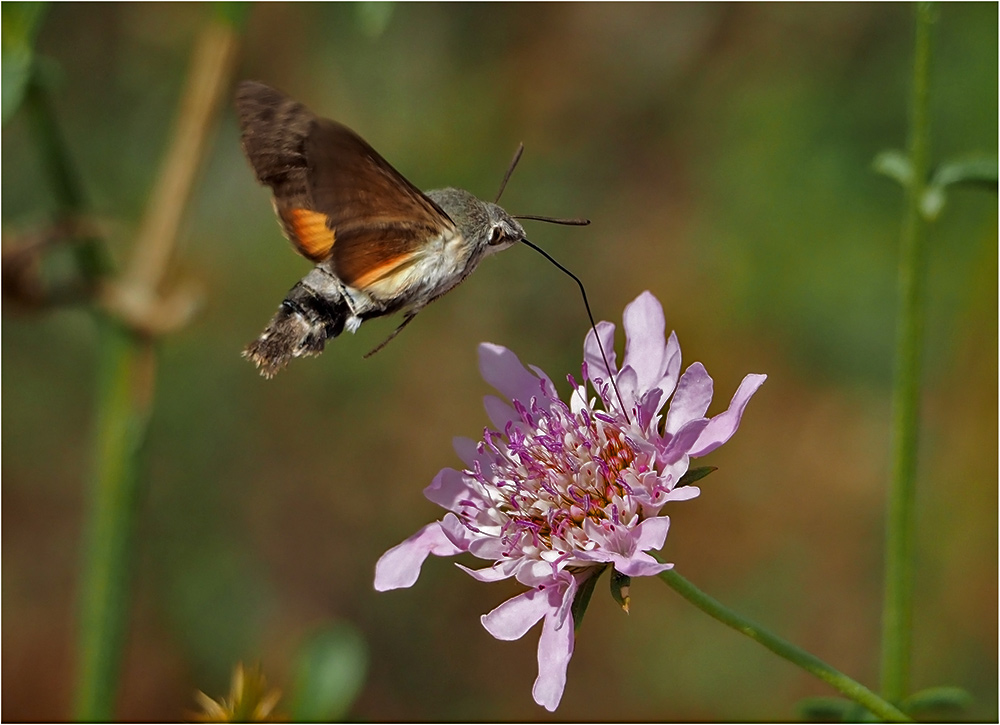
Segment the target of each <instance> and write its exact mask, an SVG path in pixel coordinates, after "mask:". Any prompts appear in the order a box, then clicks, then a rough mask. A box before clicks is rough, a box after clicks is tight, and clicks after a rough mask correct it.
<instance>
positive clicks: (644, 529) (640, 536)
mask: <svg viewBox="0 0 1000 725" xmlns="http://www.w3.org/2000/svg"><path fill="white" fill-rule="evenodd" d="M669 528H670V517H669V516H657V517H655V518H652V519H646V520H645V521H643V522H642V523H640V524H639V525H638V526H637V527H635V532H634V533H633V536H634V537H635V548H636V549H638V550H639V551H649V550H650V549H655V550H656V551H659V550H660V549H662V548H663V542H665V541H666V540H667V530H668V529H669ZM623 573H625V572H623Z"/></svg>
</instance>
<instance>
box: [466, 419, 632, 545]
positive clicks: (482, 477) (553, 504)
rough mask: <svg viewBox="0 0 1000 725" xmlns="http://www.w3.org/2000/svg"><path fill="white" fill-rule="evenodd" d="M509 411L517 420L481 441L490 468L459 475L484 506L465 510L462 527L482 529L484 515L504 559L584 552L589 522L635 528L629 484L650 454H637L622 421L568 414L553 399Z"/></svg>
mask: <svg viewBox="0 0 1000 725" xmlns="http://www.w3.org/2000/svg"><path fill="white" fill-rule="evenodd" d="M515 409H516V410H517V411H518V413H519V414H520V416H521V421H520V422H519V423H511V424H509V425H508V426H507V429H506V431H505V433H503V434H501V433H497V432H495V431H490V430H487V431H486V432H485V434H484V440H483V442H482V443H481V444H480V446H481V448H480V450H481V451H486V450H487V449H489V450H491V451H492V452H493V453H494V454H495V455H494V465H493V466H492V468H491V470H489V471H486V470H483V469H481V468H480V467H477V470H476V471H467V472H466V473H467V474H468V475H470V476H472V477H473V478H474V479H475V480H477V481H478V482H479V484H480V485H481V487H482V491H483V494H484V499H485V500H486V501H489V502H490V504H491V505H490V506H489V507H488V508H489V510H488V511H484V510H482V509H481V508H480V507H478V506H477V507H475V509H476V510H475V511H472V510H469V511H467V512H466V515H465V517H464V519H465V522H466V525H467V526H470V527H472V528H475V530H477V531H480V532H482V531H484V527H483V525H482V524H483V514H488V515H489V518H490V521H491V523H492V524H493V526H494V527H497V526H498V527H499V528H498V536H499V538H500V540H501V541H502V542H503V543H504V545H505V553H506V555H507V556H511V555H514V554H515V553H518V554H532V553H538V554H542V552H545V551H550V552H558V554H563V553H565V554H569V553H570V552H572V551H576V550H581V549H583V550H585V549H588V548H591V547H592V546H593V544H592V542H590V537H588V536H587V535H586V534H585V533H584V531H583V524H584V522H585V521H586V520H588V519H589V520H590V521H592V522H593V523H594V524H598V525H602V526H604V525H608V524H612V525H613V524H624V525H634V523H635V522H636V521H637V520H638V519H637V516H638V514H639V506H638V504H637V503H636V502H634V501H633V500H632V498H631V493H632V487H631V486H630V483H629V481H630V480H631V481H632V482H633V484H634V482H635V480H636V478H635V477H636V476H637V475H638V474H641V473H642V472H644V471H645V470H649V469H648V463H649V461H650V455H649V454H648V453H646V452H642V451H640V450H637V448H636V446H635V444H634V443H633V440H632V439H631V438H630V437H629V436H628V434H627V432H626V428H627V423H625V422H624V421H619V420H618V419H617V418H615V417H612V416H611V415H609V414H606V413H603V412H599V411H598V412H594V411H591V410H589V409H584V410H581V411H579V412H577V413H574V412H572V411H571V410H570V409H569V407H568V406H566V405H565V404H564V403H561V402H559V401H554V403H553V405H552V407H551V408H550V409H549V410H547V411H546V410H539V409H538V408H532V410H530V411H529V410H527V409H525V408H524V407H523V406H520V405H518V404H517V403H515ZM470 503H471V502H470ZM558 554H557V556H558Z"/></svg>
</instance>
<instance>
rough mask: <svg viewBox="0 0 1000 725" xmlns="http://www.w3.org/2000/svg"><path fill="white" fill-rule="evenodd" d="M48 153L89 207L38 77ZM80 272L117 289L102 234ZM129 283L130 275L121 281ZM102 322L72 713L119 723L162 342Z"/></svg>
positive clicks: (152, 263)
mask: <svg viewBox="0 0 1000 725" xmlns="http://www.w3.org/2000/svg"><path fill="white" fill-rule="evenodd" d="M244 14H245V11H244V9H243V7H242V6H240V7H238V8H235V9H233V8H229V9H228V10H227V13H224V14H223V16H222V17H220V18H219V19H218V20H217V21H215V22H214V23H212V24H210V25H209V26H207V27H206V29H205V31H204V32H203V33H202V36H201V39H200V42H199V44H198V46H197V52H196V53H195V55H194V58H193V61H192V65H191V70H190V74H189V83H188V85H187V88H186V91H185V94H184V98H183V100H182V104H181V109H180V115H179V121H178V125H177V127H176V129H175V134H174V138H173V142H172V144H171V147H170V149H169V150H168V153H167V158H166V161H165V163H164V166H163V169H162V170H161V174H160V177H159V180H158V183H157V186H156V189H157V191H156V192H155V193H154V194H153V196H152V199H151V202H150V210H149V212H148V213H147V215H146V221H145V223H144V225H143V230H142V232H141V233H140V235H139V238H138V240H137V243H136V250H135V259H134V261H133V264H132V265H131V266H130V267H129V271H128V272H127V273H126V278H125V283H126V284H128V285H129V287H130V290H131V291H132V292H134V293H137V294H138V295H140V297H141V298H142V299H143V300H144V301H147V305H146V306H147V307H148V306H149V304H151V301H152V300H155V299H156V298H157V288H158V286H159V283H160V281H161V279H162V276H163V273H164V268H165V266H166V265H167V263H168V261H169V259H170V256H171V252H172V250H173V246H174V243H175V241H176V235H177V231H178V228H179V223H180V219H181V216H182V214H183V211H184V208H185V206H186V204H187V202H188V200H189V199H190V196H191V189H192V186H193V184H194V181H195V177H196V171H197V169H198V167H199V166H200V165H201V162H202V159H203V156H204V150H205V148H206V146H207V143H208V140H209V136H210V131H211V129H212V127H213V125H214V120H215V117H216V116H217V114H218V110H219V108H220V106H221V98H222V96H223V95H224V93H225V91H226V88H227V84H228V79H229V76H230V73H231V71H232V68H233V65H234V60H235V57H236V48H237V35H236V27H235V26H236V25H237V24H238V21H239V18H240V17H241V16H242V15H244ZM26 101H27V103H26V107H27V111H28V112H29V113H30V114H31V122H32V128H33V130H34V131H35V134H36V137H37V142H38V149H39V153H40V155H41V157H42V162H43V165H44V167H45V169H46V172H47V173H48V176H49V178H50V182H51V184H52V187H53V193H54V195H55V197H56V200H57V203H58V205H59V211H60V214H61V215H63V216H73V215H79V214H81V213H82V212H84V211H85V209H86V200H85V197H84V193H83V189H82V185H81V184H80V182H79V179H78V177H77V175H76V173H75V171H74V169H73V164H72V161H71V157H70V154H69V151H68V149H67V147H66V145H65V143H64V141H63V138H62V135H61V134H60V133H59V128H58V124H57V123H56V119H55V114H54V112H53V109H52V106H51V103H50V101H49V98H48V96H47V94H46V91H45V89H44V87H43V86H42V85H41V84H40V83H39V82H38V79H37V77H35V78H33V79H32V82H31V85H30V87H29V89H28V95H27V97H26ZM75 249H76V255H77V258H76V261H77V266H78V268H79V272H80V275H81V276H82V277H83V278H84V279H85V280H86V281H87V282H89V283H91V284H93V285H94V286H95V287H98V286H100V287H101V288H102V290H104V291H106V290H108V289H114V288H115V285H114V284H112V283H111V282H110V279H109V278H110V273H111V271H112V270H111V265H110V261H109V258H108V255H107V251H106V249H105V248H104V245H103V244H102V242H101V240H99V239H86V240H80V241H79V242H78V243H77V244H76V245H75ZM118 285H119V286H120V285H121V281H119V282H118ZM93 312H94V316H95V320H96V323H97V331H98V349H99V358H98V370H97V378H98V380H97V401H96V415H95V430H94V431H93V436H94V451H93V462H92V465H93V469H92V471H91V478H90V491H89V497H88V500H89V511H88V518H87V522H86V534H85V535H86V540H85V546H84V551H83V557H84V560H83V565H82V574H81V584H80V610H79V622H78V626H79V635H78V647H79V650H78V657H79V659H78V662H77V682H76V693H75V702H74V718H75V719H77V720H80V721H87V722H92V721H109V720H111V719H112V718H113V716H114V705H115V699H116V697H117V692H118V679H119V673H120V670H121V661H122V653H123V649H124V642H125V635H126V632H127V629H128V610H129V600H130V597H129V592H130V583H131V568H132V552H133V550H134V541H133V540H134V530H135V515H136V509H137V505H138V502H139V499H140V497H141V491H142V488H141V476H140V471H139V469H140V467H141V460H142V459H141V452H142V448H143V443H144V441H145V439H146V431H147V427H148V426H147V424H148V420H149V416H150V413H151V410H152V401H153V391H154V387H155V369H156V355H155V348H154V342H153V340H152V339H151V337H150V336H148V335H143V334H139V333H137V332H135V331H133V330H131V329H129V328H128V327H126V326H125V325H124V324H122V323H121V322H119V321H118V320H116V319H115V318H114V317H113V315H112V314H110V313H109V312H108V311H107V309H105V308H104V307H102V306H100V305H95V306H94V307H93Z"/></svg>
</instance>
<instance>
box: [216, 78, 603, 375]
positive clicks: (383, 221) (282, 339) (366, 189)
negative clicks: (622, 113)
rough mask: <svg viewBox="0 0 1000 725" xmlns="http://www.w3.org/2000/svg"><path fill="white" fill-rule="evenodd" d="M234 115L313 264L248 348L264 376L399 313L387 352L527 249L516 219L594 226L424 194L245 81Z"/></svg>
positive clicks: (347, 140) (348, 133) (330, 128)
mask: <svg viewBox="0 0 1000 725" xmlns="http://www.w3.org/2000/svg"><path fill="white" fill-rule="evenodd" d="M236 109H237V111H238V114H239V122H240V130H241V137H242V143H243V149H244V151H245V152H246V155H247V158H248V159H249V160H250V163H251V165H252V166H253V169H254V172H255V173H256V175H257V179H258V181H260V183H261V184H264V185H266V186H269V187H270V188H271V191H272V192H273V194H274V209H275V211H276V213H277V215H278V220H279V222H280V224H281V228H282V230H283V231H284V233H285V235H286V236H287V237H288V239H289V240H290V241H291V243H292V244H293V245H294V247H295V249H296V250H297V251H298V252H299V254H301V255H302V256H304V257H306V258H307V259H309V260H310V261H312V262H314V263H315V265H316V266H315V267H313V269H312V271H310V272H309V273H308V274H307V275H306V276H305V277H303V278H302V279H301V280H299V282H298V283H297V284H296V285H295V286H294V287H292V289H291V290H290V291H289V292H288V294H287V296H286V297H285V299H284V300H283V301H282V303H281V305H280V306H279V307H278V311H277V312H276V313H275V315H274V316H273V317H272V318H271V321H270V322H269V323H268V325H267V328H266V329H265V330H264V332H262V333H261V335H260V336H259V337H258V338H257V339H256V340H255V341H254V342H252V343H250V345H249V346H248V347H247V348H246V350H245V351H244V353H243V355H244V356H245V357H247V358H248V359H250V360H251V361H252V362H254V363H255V364H256V365H257V367H258V368H259V369H260V371H261V373H262V374H263V375H264V376H265V377H268V378H270V377H272V376H273V375H275V373H277V372H278V371H279V370H280V369H281V368H283V367H284V366H285V365H286V364H287V363H288V361H289V360H290V359H291V358H294V357H300V356H305V355H319V354H320V353H321V352H322V351H323V348H324V346H325V344H326V341H327V340H329V339H331V338H334V337H337V336H338V335H339V334H341V333H342V332H343V331H344V330H345V329H347V330H349V331H351V332H354V331H356V330H357V329H358V327H359V326H360V325H361V323H362V322H364V321H365V320H368V319H371V318H375V317H382V316H384V315H389V314H392V313H395V312H401V313H403V315H404V317H403V320H402V322H401V323H400V325H399V326H398V327H397V328H396V329H395V331H394V332H393V333H392V334H391V335H390V336H389V338H388V339H386V340H385V342H383V343H382V345H379V346H378V347H377V348H376V349H375V350H378V349H381V347H382V346H383V345H385V344H386V343H387V342H388V341H389V340H391V339H392V338H393V337H394V336H395V335H396V334H397V333H398V332H399V331H400V330H402V329H403V328H404V327H405V326H406V325H407V324H408V323H409V322H410V321H411V320H412V319H413V318H414V316H416V314H417V313H418V312H420V310H422V309H423V308H424V307H426V306H427V305H428V304H430V303H431V302H433V301H434V300H436V299H437V298H438V297H440V296H441V295H443V294H445V293H446V292H448V291H449V290H451V289H453V288H454V287H455V286H456V285H457V284H459V283H460V282H461V281H462V280H464V279H465V278H466V277H468V276H469V275H470V274H471V273H472V271H473V270H475V268H476V267H477V266H478V265H479V263H480V262H481V261H482V260H483V258H485V257H487V256H489V255H491V254H495V253H496V252H499V251H501V250H503V249H507V248H508V247H510V246H512V245H513V244H516V243H518V242H525V243H527V244H530V242H528V241H527V240H526V239H525V234H524V229H523V228H522V227H521V224H520V223H519V222H518V219H538V220H542V221H554V222H558V223H568V224H586V223H588V222H587V221H586V220H558V219H549V218H546V217H535V216H521V217H516V218H515V217H514V216H512V215H510V214H508V213H507V212H506V211H504V210H503V209H502V208H500V207H499V206H498V205H497V204H495V203H492V202H486V201H481V200H479V199H478V198H476V197H475V196H473V195H472V194H470V193H469V192H467V191H463V190H461V189H452V188H448V189H439V190H435V191H428V192H426V193H424V192H421V191H420V190H419V189H417V188H416V187H415V186H414V185H413V184H411V183H410V182H409V181H407V180H406V179H405V178H404V177H403V175H402V174H400V173H399V172H398V171H396V170H395V169H394V168H393V167H392V166H391V165H390V164H389V162H387V161H386V160H385V159H383V158H382V157H381V156H380V155H379V154H378V152H376V151H375V149H373V148H372V147H371V146H369V145H368V143H366V142H365V141H364V139H362V138H361V137H360V136H358V134H356V133H354V132H353V131H352V130H350V129H349V128H347V127H346V126H343V125H341V124H339V123H337V122H336V121H331V120H329V119H326V118H320V117H318V116H316V115H315V114H313V113H312V112H311V111H309V109H307V108H306V107H305V106H304V105H302V104H301V103H299V102H297V101H295V100H293V99H291V98H289V97H288V96H286V95H284V94H283V93H280V92H279V91H276V90H275V89H273V88H271V87H269V86H266V85H264V84H262V83H257V82H253V81H245V82H243V83H241V84H240V85H239V88H238V90H237V94H236ZM519 154H520V150H519V153H518V155H519ZM516 162H517V157H515V160H514V164H516ZM514 164H512V165H511V167H510V169H509V170H508V172H507V177H505V178H504V184H506V181H507V178H509V176H510V172H511V171H512V170H513V165H514ZM502 191H503V186H501V192H502ZM498 200H499V196H498ZM531 246H534V245H531ZM375 350H373V351H372V352H375ZM369 354H371V353H369Z"/></svg>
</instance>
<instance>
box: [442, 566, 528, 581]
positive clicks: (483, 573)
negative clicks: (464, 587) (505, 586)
mask: <svg viewBox="0 0 1000 725" xmlns="http://www.w3.org/2000/svg"><path fill="white" fill-rule="evenodd" d="M510 564H512V562H509V561H507V562H501V561H498V562H497V563H495V564H494V565H493V566H488V567H485V568H483V569H470V568H469V567H467V566H464V565H462V564H459V563H458V562H455V566H457V567H458V568H459V569H461V570H462V571H464V572H465V573H466V574H468V575H469V576H471V577H472V578H473V579H476V580H478V581H481V582H498V581H502V580H504V579H509V578H510V577H511V576H513V575H514V567H513V566H510Z"/></svg>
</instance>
